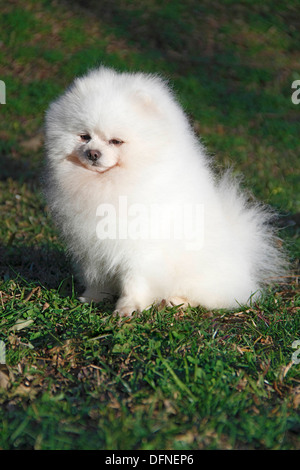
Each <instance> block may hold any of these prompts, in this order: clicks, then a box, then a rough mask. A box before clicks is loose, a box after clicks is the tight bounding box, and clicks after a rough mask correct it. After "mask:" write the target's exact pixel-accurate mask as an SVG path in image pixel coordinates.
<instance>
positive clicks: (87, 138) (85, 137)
mask: <svg viewBox="0 0 300 470" xmlns="http://www.w3.org/2000/svg"><path fill="white" fill-rule="evenodd" d="M79 137H80V139H81V140H82V142H89V141H90V140H91V136H90V134H80V136H79Z"/></svg>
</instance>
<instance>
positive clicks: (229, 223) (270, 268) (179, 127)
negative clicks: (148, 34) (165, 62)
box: [46, 67, 285, 316]
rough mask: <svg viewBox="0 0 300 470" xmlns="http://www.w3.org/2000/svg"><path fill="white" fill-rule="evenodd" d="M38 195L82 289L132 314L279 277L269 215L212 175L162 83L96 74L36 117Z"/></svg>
mask: <svg viewBox="0 0 300 470" xmlns="http://www.w3.org/2000/svg"><path fill="white" fill-rule="evenodd" d="M46 150H47V165H46V180H47V184H46V196H47V200H48V205H49V207H50V209H51V211H52V214H53V216H54V219H55V220H56V222H57V224H58V227H59V228H60V230H61V232H62V235H63V238H64V240H65V242H66V245H67V247H68V251H69V253H70V254H71V256H72V258H73V260H74V262H75V265H76V267H77V269H78V270H79V273H80V275H81V280H82V283H83V284H84V285H85V287H86V290H85V292H84V293H83V295H82V297H81V298H80V299H81V301H83V302H91V301H95V302H99V301H101V300H103V299H104V298H107V297H110V296H118V300H117V303H116V312H117V313H118V314H119V315H121V316H122V315H125V316H130V315H132V313H133V312H135V311H142V310H144V309H146V308H148V307H149V306H151V305H153V304H154V303H159V302H161V301H162V300H163V299H164V301H165V302H166V304H167V305H181V306H182V308H184V307H186V306H188V305H190V306H198V305H201V306H203V307H206V308H208V309H214V308H234V307H238V305H239V304H247V303H249V302H250V301H251V299H253V298H257V297H258V296H259V295H260V293H261V289H262V287H263V286H264V285H265V284H269V283H272V282H274V280H276V279H277V278H278V276H280V275H282V272H283V270H284V266H285V257H284V255H283V254H282V253H281V249H280V248H278V246H277V242H276V237H275V234H274V232H273V230H272V229H271V226H270V220H271V218H272V213H271V212H270V211H269V210H268V209H266V207H264V206H262V205H260V204H258V203H251V204H250V203H249V202H248V200H247V198H246V197H245V196H244V195H243V194H241V191H240V189H239V185H238V183H237V182H236V181H235V180H234V179H233V178H232V177H231V175H230V173H229V172H226V173H225V175H224V176H223V177H221V178H217V177H216V176H215V175H214V173H213V171H212V169H211V165H210V162H209V161H208V157H207V155H206V153H205V149H204V148H203V146H202V145H201V144H200V143H199V141H198V139H197V137H196V136H195V134H194V132H193V130H192V128H191V126H190V125H189V122H188V119H187V117H186V116H185V114H184V112H183V110H182V109H181V107H180V106H179V104H178V103H177V101H176V99H175V98H174V96H173V93H172V92H171V91H170V89H169V87H168V86H167V84H166V83H165V82H164V81H163V80H162V79H161V78H159V77H157V76H154V75H146V74H142V73H118V72H116V71H114V70H112V69H108V68H105V67H100V68H99V69H96V70H93V71H91V72H90V73H88V74H87V75H86V76H83V77H81V78H77V79H75V81H74V83H73V84H72V85H71V86H70V87H69V88H68V89H67V91H66V92H65V93H64V94H63V95H62V96H61V97H60V98H58V100H57V101H55V102H54V103H52V104H51V106H50V108H49V110H48V111H47V115H46Z"/></svg>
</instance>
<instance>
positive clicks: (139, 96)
mask: <svg viewBox="0 0 300 470" xmlns="http://www.w3.org/2000/svg"><path fill="white" fill-rule="evenodd" d="M134 98H135V102H136V104H137V105H138V106H139V107H140V108H141V109H143V110H144V111H145V112H158V111H159V108H158V106H157V103H156V102H155V100H154V99H153V96H152V95H151V93H149V92H148V91H146V90H137V91H136V92H135V94H134Z"/></svg>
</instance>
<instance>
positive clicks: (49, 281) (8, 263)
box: [0, 245, 82, 296]
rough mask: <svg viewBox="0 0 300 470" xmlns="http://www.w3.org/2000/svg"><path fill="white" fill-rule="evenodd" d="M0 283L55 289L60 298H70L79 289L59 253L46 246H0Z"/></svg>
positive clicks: (67, 264) (79, 286) (68, 266)
mask: <svg viewBox="0 0 300 470" xmlns="http://www.w3.org/2000/svg"><path fill="white" fill-rule="evenodd" d="M0 260H1V261H0V279H3V280H4V281H7V280H9V279H12V280H14V281H16V282H18V283H19V284H20V285H21V286H22V285H24V286H27V285H28V284H36V285H39V286H44V287H46V288H48V289H58V288H59V293H60V294H61V295H62V296H71V295H72V291H73V289H74V290H75V291H76V293H77V292H79V293H80V292H81V291H82V286H81V285H80V284H79V283H78V281H77V280H73V275H72V273H73V270H72V267H71V265H70V262H69V260H68V259H67V257H66V256H65V254H64V252H63V251H62V250H59V249H58V248H57V249H55V248H50V247H48V246H43V245H41V246H14V245H11V246H0Z"/></svg>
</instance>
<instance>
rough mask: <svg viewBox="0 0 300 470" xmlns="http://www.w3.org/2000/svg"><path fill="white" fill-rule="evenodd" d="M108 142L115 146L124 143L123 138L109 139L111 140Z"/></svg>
mask: <svg viewBox="0 0 300 470" xmlns="http://www.w3.org/2000/svg"><path fill="white" fill-rule="evenodd" d="M109 144H110V145H117V146H120V145H122V144H124V142H123V140H121V139H111V140H110V141H109Z"/></svg>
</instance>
